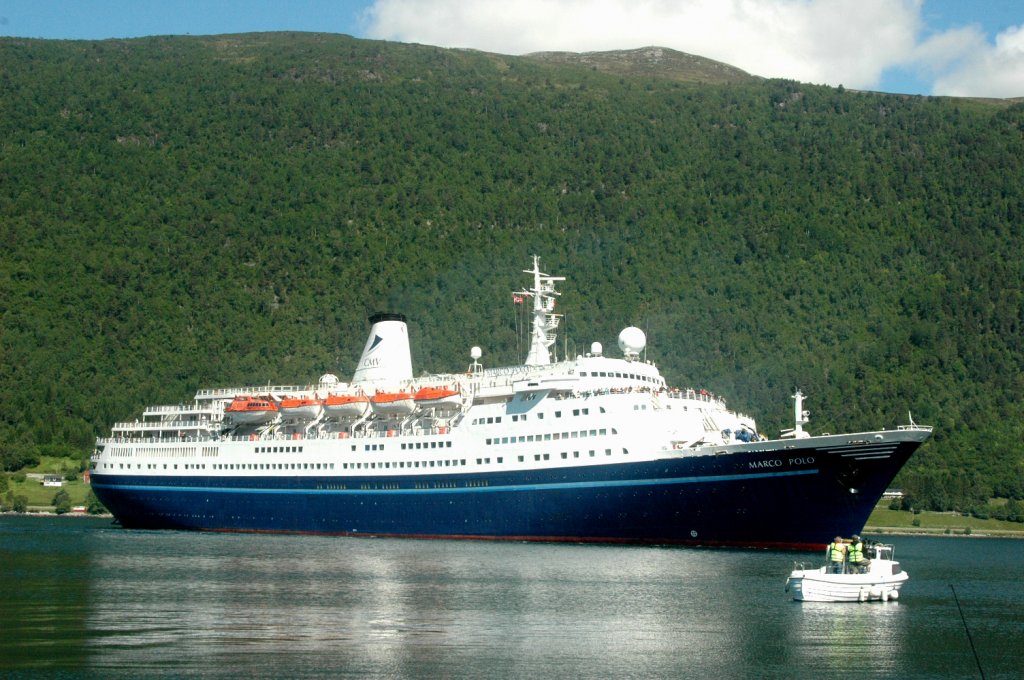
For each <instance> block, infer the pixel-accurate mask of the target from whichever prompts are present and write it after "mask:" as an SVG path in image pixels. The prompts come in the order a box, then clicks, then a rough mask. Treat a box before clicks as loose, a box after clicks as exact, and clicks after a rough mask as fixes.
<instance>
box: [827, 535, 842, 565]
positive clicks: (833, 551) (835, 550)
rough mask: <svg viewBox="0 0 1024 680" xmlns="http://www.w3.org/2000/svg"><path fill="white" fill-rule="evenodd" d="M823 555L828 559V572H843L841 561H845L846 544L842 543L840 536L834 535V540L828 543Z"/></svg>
mask: <svg viewBox="0 0 1024 680" xmlns="http://www.w3.org/2000/svg"><path fill="white" fill-rule="evenodd" d="M825 557H826V558H827V559H828V565H829V573H830V574H842V573H843V563H844V562H845V561H846V544H845V543H843V539H842V537H841V536H836V538H835V540H834V541H832V542H831V543H829V544H828V548H826V550H825Z"/></svg>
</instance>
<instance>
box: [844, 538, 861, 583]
mask: <svg viewBox="0 0 1024 680" xmlns="http://www.w3.org/2000/svg"><path fill="white" fill-rule="evenodd" d="M846 562H847V564H849V565H850V572H851V573H853V574H863V573H864V544H863V543H861V540H860V536H858V535H857V534H854V535H853V540H852V541H850V545H849V547H848V548H847V549H846Z"/></svg>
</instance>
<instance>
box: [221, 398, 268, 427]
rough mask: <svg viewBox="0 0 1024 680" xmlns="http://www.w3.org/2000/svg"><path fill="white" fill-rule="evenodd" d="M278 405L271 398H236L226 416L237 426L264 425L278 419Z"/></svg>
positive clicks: (226, 411)
mask: <svg viewBox="0 0 1024 680" xmlns="http://www.w3.org/2000/svg"><path fill="white" fill-rule="evenodd" d="M279 413H280V411H279V409H278V407H277V404H275V403H274V401H273V400H272V399H270V398H269V397H242V396H239V397H235V398H234V399H233V400H232V401H231V403H230V404H228V405H227V407H226V408H225V409H224V415H225V417H227V418H228V419H230V420H231V422H233V423H235V424H236V425H263V424H265V423H269V422H271V421H272V420H274V419H275V418H277V416H278V414H279Z"/></svg>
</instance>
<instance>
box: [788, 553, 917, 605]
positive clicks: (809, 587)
mask: <svg viewBox="0 0 1024 680" xmlns="http://www.w3.org/2000/svg"><path fill="white" fill-rule="evenodd" d="M864 554H865V556H866V557H867V558H868V559H867V561H866V562H864V563H863V564H862V565H861V567H859V568H852V567H850V566H849V565H846V564H844V565H843V569H842V572H841V573H831V572H832V567H831V566H830V565H825V566H824V567H819V568H817V569H804V568H803V565H796V566H797V568H796V569H794V570H793V573H791V574H790V575H789V579H788V580H787V581H786V592H787V593H792V594H793V599H794V600H800V601H803V602H871V601H874V600H877V601H881V602H887V601H889V600H896V599H898V598H899V596H900V588H901V587H902V586H903V584H904V583H906V582H907V580H908V579H909V578H910V576H909V575H908V574H907V572H905V571H903V569H901V568H900V563H899V562H897V561H895V560H894V559H893V546H892V545H889V544H884V543H867V544H865V549H864Z"/></svg>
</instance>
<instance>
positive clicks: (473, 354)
mask: <svg viewBox="0 0 1024 680" xmlns="http://www.w3.org/2000/svg"><path fill="white" fill-rule="evenodd" d="M483 355H484V353H483V352H482V351H481V350H480V348H479V347H471V348H470V350H469V358H470V359H473V360H474V361H475V360H476V359H479V358H480V357H482V356H483Z"/></svg>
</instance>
